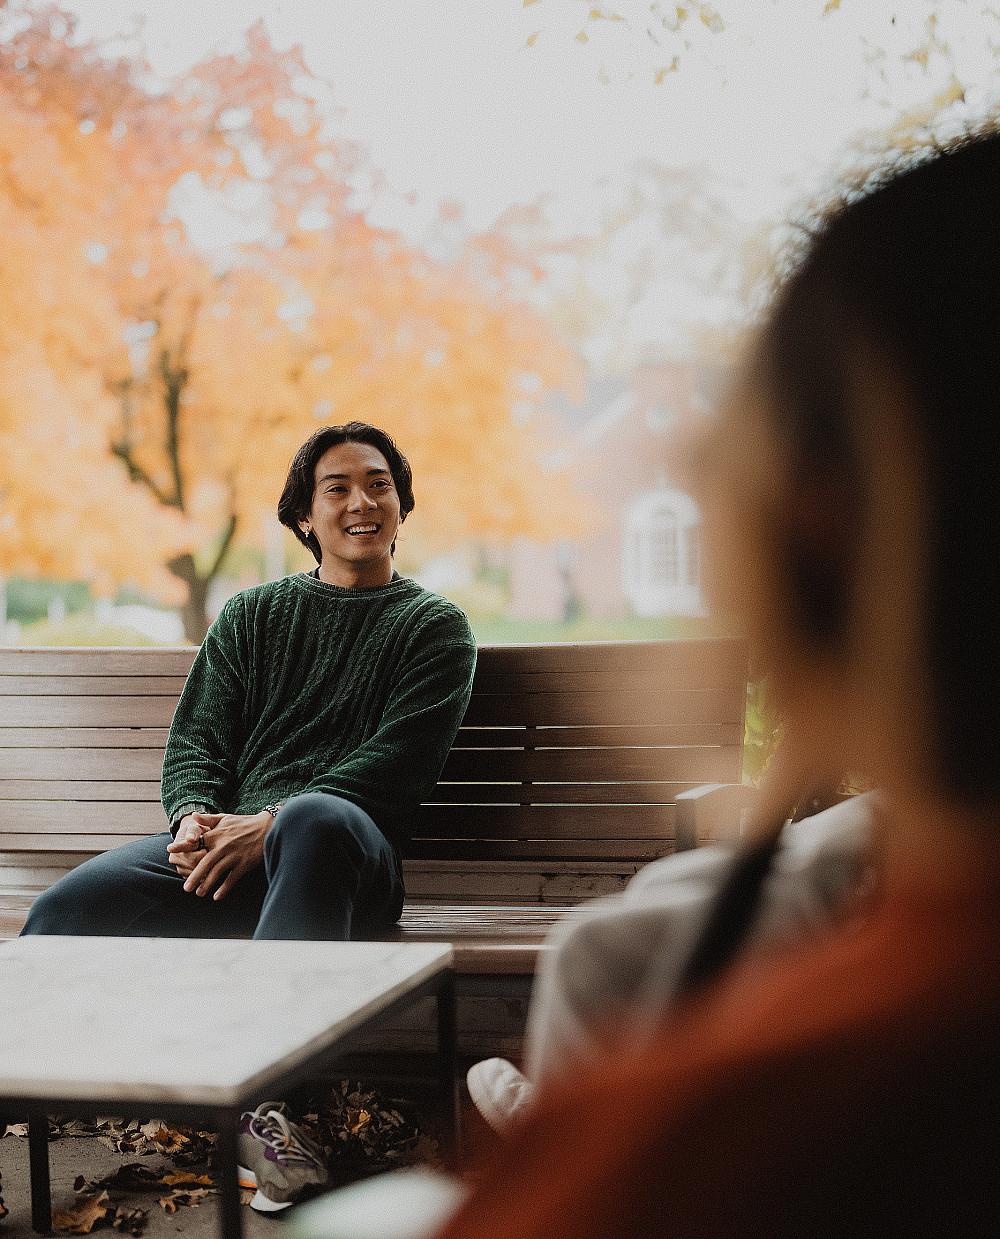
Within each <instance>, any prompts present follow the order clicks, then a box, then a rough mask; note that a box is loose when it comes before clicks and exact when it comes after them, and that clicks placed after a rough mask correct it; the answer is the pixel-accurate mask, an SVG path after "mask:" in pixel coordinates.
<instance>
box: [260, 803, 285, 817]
mask: <svg viewBox="0 0 1000 1239" xmlns="http://www.w3.org/2000/svg"><path fill="white" fill-rule="evenodd" d="M280 808H281V805H280V804H266V805H265V806H264V807H263V809H261V813H270V815H271V816H272V817H277V816H278V810H279V809H280Z"/></svg>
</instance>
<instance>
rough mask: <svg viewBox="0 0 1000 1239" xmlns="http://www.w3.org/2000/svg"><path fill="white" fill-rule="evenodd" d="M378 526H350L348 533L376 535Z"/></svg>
mask: <svg viewBox="0 0 1000 1239" xmlns="http://www.w3.org/2000/svg"><path fill="white" fill-rule="evenodd" d="M377 530H378V525H349V526H348V529H347V532H348V533H376V532H377Z"/></svg>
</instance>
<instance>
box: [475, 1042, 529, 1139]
mask: <svg viewBox="0 0 1000 1239" xmlns="http://www.w3.org/2000/svg"><path fill="white" fill-rule="evenodd" d="M465 1082H466V1084H467V1085H468V1089H469V1096H470V1097H471V1098H472V1103H473V1105H474V1106H475V1107H476V1109H477V1110H478V1111H479V1113H480V1114H481V1115H482V1116H483V1118H484V1119H485V1120H486V1122H487V1123H489V1125H490V1127H492V1128H493V1130H494V1131H495V1132H497V1133H499V1134H500V1135H501V1136H503V1135H506V1134H507V1133H508V1132H509V1131H510V1130H511V1128H512V1127H516V1126H517V1124H518V1123H519V1122H520V1121H521V1120H522V1119H523V1118H524V1117H525V1115H526V1114H527V1113H528V1112H529V1111H530V1110H531V1103H532V1101H533V1100H534V1097H535V1086H534V1084H532V1082H531V1081H530V1080H529V1079H528V1078H527V1076H525V1075H524V1074H523V1073H522V1072H520V1071H518V1069H517V1068H516V1067H515V1066H514V1064H513V1063H509V1062H507V1060H506V1059H505V1058H485V1059H483V1061H482V1062H479V1063H473V1065H472V1066H471V1067H470V1068H469V1073H468V1075H467V1076H466V1077H465Z"/></svg>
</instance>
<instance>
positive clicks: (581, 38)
mask: <svg viewBox="0 0 1000 1239" xmlns="http://www.w3.org/2000/svg"><path fill="white" fill-rule="evenodd" d="M576 41H577V43H589V42H590V35H589V34H588V33H587V32H586V30H581V31H580V33H579V34H578V35H577V36H576Z"/></svg>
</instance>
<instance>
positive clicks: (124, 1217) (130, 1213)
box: [111, 1209, 149, 1239]
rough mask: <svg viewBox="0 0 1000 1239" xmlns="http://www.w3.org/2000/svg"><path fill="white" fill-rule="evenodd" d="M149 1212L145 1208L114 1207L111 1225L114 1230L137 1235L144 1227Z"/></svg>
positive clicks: (137, 1237)
mask: <svg viewBox="0 0 1000 1239" xmlns="http://www.w3.org/2000/svg"><path fill="white" fill-rule="evenodd" d="M148 1220H149V1212H148V1211H147V1210H146V1209H116V1210H115V1216H114V1217H113V1218H112V1219H111V1225H112V1227H113V1228H114V1229H115V1230H121V1231H124V1232H125V1233H126V1234H128V1235H133V1236H135V1239H139V1236H140V1235H141V1234H142V1232H143V1231H144V1230H145V1229H146V1222H147V1221H148Z"/></svg>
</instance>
